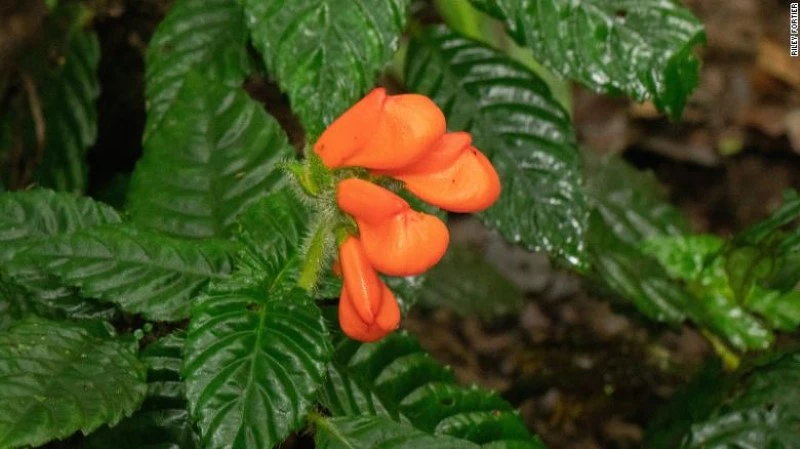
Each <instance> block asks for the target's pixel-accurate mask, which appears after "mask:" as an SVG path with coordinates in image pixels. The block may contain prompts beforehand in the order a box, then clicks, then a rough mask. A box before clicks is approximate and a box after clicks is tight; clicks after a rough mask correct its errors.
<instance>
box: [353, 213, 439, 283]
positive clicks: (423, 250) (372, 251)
mask: <svg viewBox="0 0 800 449" xmlns="http://www.w3.org/2000/svg"><path fill="white" fill-rule="evenodd" d="M355 218H356V222H357V223H358V229H359V232H360V234H361V242H362V244H363V245H364V252H365V253H366V254H367V258H369V261H370V262H371V263H372V266H373V267H375V269H376V270H378V271H379V272H381V273H384V274H388V275H390V276H415V275H418V274H421V273H423V272H425V271H427V270H428V269H430V268H431V267H432V266H434V265H436V264H437V263H438V262H439V261H440V260H441V259H442V256H444V253H445V251H446V250H447V244H448V243H449V242H450V234H449V232H448V231H447V226H445V224H444V223H442V221H441V220H439V219H438V218H436V217H435V216H433V215H429V214H425V213H422V212H417V211H415V210H413V209H409V210H407V211H405V212H402V213H399V214H397V215H395V216H393V217H391V218H389V219H387V220H383V221H380V222H378V223H370V222H367V221H364V220H359V218H358V217H355Z"/></svg>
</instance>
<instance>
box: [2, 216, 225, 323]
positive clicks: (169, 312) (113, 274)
mask: <svg viewBox="0 0 800 449" xmlns="http://www.w3.org/2000/svg"><path fill="white" fill-rule="evenodd" d="M231 247H232V245H230V244H228V243H226V242H214V241H204V242H202V243H195V242H190V241H186V240H180V239H176V238H172V237H167V236H164V235H160V234H157V233H154V232H150V231H145V230H141V229H137V228H136V227H132V226H120V225H113V226H100V227H94V228H90V229H86V230H83V231H79V232H75V233H72V234H69V235H62V236H58V237H54V238H51V239H47V240H46V241H43V242H41V243H38V244H36V245H33V246H31V247H30V248H28V249H27V250H26V251H24V252H22V253H20V254H18V256H17V257H16V258H15V260H14V262H13V263H12V264H10V271H11V274H12V275H20V274H23V276H24V273H25V272H33V273H37V274H38V273H46V274H48V275H52V276H55V277H57V278H58V280H59V282H60V284H61V285H64V286H70V287H77V288H79V289H80V294H81V295H82V296H84V297H87V298H98V299H101V300H103V301H109V302H113V303H116V304H117V305H119V306H120V308H122V310H124V311H126V312H129V313H141V314H142V315H144V316H145V317H146V318H148V319H150V320H156V321H176V320H181V319H184V318H187V317H188V316H189V304H190V300H191V298H193V297H194V296H196V294H197V293H198V292H199V291H200V290H201V288H202V287H204V286H205V285H206V284H207V283H208V281H209V280H211V279H220V278H223V277H225V275H226V274H227V273H228V272H229V271H230V269H231V261H230V255H229V252H230V249H231Z"/></svg>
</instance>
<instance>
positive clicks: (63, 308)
mask: <svg viewBox="0 0 800 449" xmlns="http://www.w3.org/2000/svg"><path fill="white" fill-rule="evenodd" d="M120 221H121V218H120V216H119V214H117V212H115V211H114V209H112V208H110V207H108V206H106V205H104V204H102V203H98V202H96V201H92V200H90V199H89V198H84V197H77V196H75V195H72V194H67V193H56V192H53V191H51V190H45V189H37V190H31V191H27V192H6V193H3V194H0V308H5V309H6V310H8V312H9V315H7V316H5V317H4V319H5V320H9V319H10V318H15V319H18V318H21V317H22V316H25V315H28V314H30V313H36V314H38V315H41V316H45V317H48V318H64V317H71V318H111V317H113V316H114V308H113V307H110V306H108V305H103V304H98V303H96V302H95V301H91V300H86V299H83V298H81V297H80V296H79V295H78V294H77V292H76V291H75V289H72V288H69V287H67V286H64V285H62V284H61V283H60V282H59V281H58V279H56V278H54V277H53V276H50V275H49V274H47V273H45V272H41V271H39V270H27V272H26V273H24V279H12V277H11V275H10V274H9V269H10V268H11V265H12V264H13V263H15V261H14V259H15V256H16V255H17V254H19V253H23V252H24V251H25V250H26V249H28V248H31V247H35V246H37V245H47V244H48V243H49V242H51V241H54V240H55V239H60V238H69V236H71V235H73V234H74V233H76V232H80V231H82V230H85V229H90V228H93V227H95V226H101V225H107V224H114V223H119V222H120ZM33 268H36V267H33ZM19 274H20V273H17V277H19Z"/></svg>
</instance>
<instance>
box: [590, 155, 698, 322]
mask: <svg viewBox="0 0 800 449" xmlns="http://www.w3.org/2000/svg"><path fill="white" fill-rule="evenodd" d="M584 161H585V167H586V191H587V193H588V196H589V203H590V205H591V208H592V210H593V212H592V217H591V220H590V225H589V234H588V248H589V252H590V256H591V263H592V268H593V270H594V272H595V274H596V275H597V276H598V277H599V279H600V281H601V282H602V283H603V284H605V285H606V286H608V287H610V288H611V290H613V291H614V292H615V293H616V294H618V295H620V296H621V297H623V298H625V299H626V300H628V301H630V302H631V303H633V304H634V306H636V308H637V309H639V311H641V312H642V313H644V314H645V315H647V316H648V317H650V318H651V319H654V320H656V321H661V322H667V323H672V324H678V323H680V322H681V321H683V320H684V319H685V318H686V313H687V309H688V307H689V305H690V304H691V302H692V301H693V299H692V297H691V295H690V294H689V292H687V291H686V289H685V288H683V286H681V285H680V284H679V283H677V282H675V281H673V280H672V279H671V278H670V277H669V275H668V273H667V272H666V271H665V270H664V268H663V267H662V266H661V265H660V264H659V263H658V261H657V260H655V259H654V258H652V257H649V256H647V255H645V254H644V253H643V252H642V251H641V249H640V244H641V242H642V241H644V240H645V239H647V238H649V237H653V236H660V235H681V234H683V233H684V232H688V225H687V222H686V219H685V218H684V217H683V216H682V215H681V213H680V212H679V211H678V210H677V209H676V208H674V207H673V206H671V205H670V204H669V203H668V202H667V200H666V195H665V192H664V191H663V189H662V187H661V186H660V185H659V184H658V182H657V181H656V179H655V178H654V177H653V176H652V174H650V173H643V172H639V171H637V170H636V169H634V168H633V167H631V166H629V165H628V164H627V163H625V162H624V161H623V160H621V159H619V158H616V157H600V156H598V155H595V154H592V153H590V152H585V153H584Z"/></svg>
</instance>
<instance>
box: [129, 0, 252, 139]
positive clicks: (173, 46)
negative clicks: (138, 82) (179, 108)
mask: <svg viewBox="0 0 800 449" xmlns="http://www.w3.org/2000/svg"><path fill="white" fill-rule="evenodd" d="M145 62H146V68H147V72H146V77H147V86H146V92H145V95H146V97H147V127H146V130H145V140H147V138H148V137H149V136H150V134H152V133H153V132H154V131H155V129H156V128H158V127H159V125H160V124H161V123H162V121H163V120H164V116H165V114H166V113H167V111H169V109H170V108H171V106H172V104H173V102H175V101H176V97H177V96H178V94H179V92H180V91H181V90H182V87H183V84H184V82H185V80H186V78H187V76H188V75H189V73H190V72H193V71H194V72H200V73H202V74H203V75H205V76H206V77H207V78H208V79H209V80H210V81H213V82H214V83H215V84H220V85H224V86H228V87H230V88H235V87H238V86H239V85H241V83H242V81H244V79H245V77H246V76H247V74H248V73H249V68H250V67H249V63H248V60H247V29H246V28H245V25H244V13H243V11H242V9H241V7H240V6H239V5H238V4H237V2H236V0H179V1H177V2H175V4H174V5H173V6H172V8H171V9H170V10H169V13H168V14H167V16H166V17H164V20H163V21H162V22H161V23H160V24H159V25H158V28H157V29H156V31H155V33H153V37H152V38H151V39H150V45H149V46H148V47H147V56H146V61H145ZM196 93H197V92H196ZM215 106H216V105H215ZM173 119H174V118H173ZM181 120H183V119H181ZM186 120H187V121H188V122H190V121H191V120H192V119H191V118H187V119H186ZM187 137H188V136H187ZM164 151H165V150H164Z"/></svg>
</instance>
